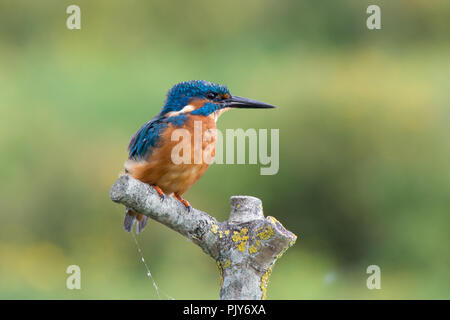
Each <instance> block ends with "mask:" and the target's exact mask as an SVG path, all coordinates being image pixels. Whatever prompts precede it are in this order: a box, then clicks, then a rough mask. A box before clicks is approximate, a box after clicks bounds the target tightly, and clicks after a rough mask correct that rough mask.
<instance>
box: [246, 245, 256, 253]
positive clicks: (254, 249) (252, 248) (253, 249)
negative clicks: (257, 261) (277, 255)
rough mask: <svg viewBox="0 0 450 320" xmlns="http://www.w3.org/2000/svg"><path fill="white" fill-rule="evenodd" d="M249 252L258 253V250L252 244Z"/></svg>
mask: <svg viewBox="0 0 450 320" xmlns="http://www.w3.org/2000/svg"><path fill="white" fill-rule="evenodd" d="M248 252H250V254H253V253H257V252H258V249H257V248H256V247H255V246H254V245H253V244H252V245H251V246H250V248H248Z"/></svg>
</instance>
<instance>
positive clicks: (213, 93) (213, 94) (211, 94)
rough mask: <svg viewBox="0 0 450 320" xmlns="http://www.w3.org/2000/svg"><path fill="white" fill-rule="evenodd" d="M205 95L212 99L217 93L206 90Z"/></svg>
mask: <svg viewBox="0 0 450 320" xmlns="http://www.w3.org/2000/svg"><path fill="white" fill-rule="evenodd" d="M206 97H207V98H208V99H209V100H214V99H215V98H216V97H217V93H215V92H208V93H207V94H206Z"/></svg>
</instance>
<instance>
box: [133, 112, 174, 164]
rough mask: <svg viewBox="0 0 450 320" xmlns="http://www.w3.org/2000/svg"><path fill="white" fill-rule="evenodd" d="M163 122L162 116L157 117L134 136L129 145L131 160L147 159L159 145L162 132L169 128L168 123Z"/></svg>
mask: <svg viewBox="0 0 450 320" xmlns="http://www.w3.org/2000/svg"><path fill="white" fill-rule="evenodd" d="M161 120H162V118H161V117H160V116H156V117H155V118H153V119H152V120H150V121H149V122H147V123H146V124H144V125H143V126H142V127H141V128H140V129H139V130H138V132H136V133H135V134H134V136H133V137H132V138H131V140H130V143H129V145H128V151H129V156H128V158H129V159H133V160H144V159H146V158H147V156H148V155H149V154H150V152H151V151H152V148H154V147H155V146H156V145H157V143H158V140H159V135H160V133H161V131H162V130H163V129H164V128H165V127H167V122H164V121H161Z"/></svg>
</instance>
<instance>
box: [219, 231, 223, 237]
mask: <svg viewBox="0 0 450 320" xmlns="http://www.w3.org/2000/svg"><path fill="white" fill-rule="evenodd" d="M222 237H223V232H222V230H219V238H221V239H222Z"/></svg>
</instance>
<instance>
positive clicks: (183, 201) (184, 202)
mask: <svg viewBox="0 0 450 320" xmlns="http://www.w3.org/2000/svg"><path fill="white" fill-rule="evenodd" d="M175 198H177V200H178V201H180V202H181V203H182V204H183V205H184V206H185V207H186V209H187V210H188V212H191V211H192V206H191V204H190V203H189V201H187V200H185V199H183V198H182V197H180V196H179V195H177V194H176V195H175Z"/></svg>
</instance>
